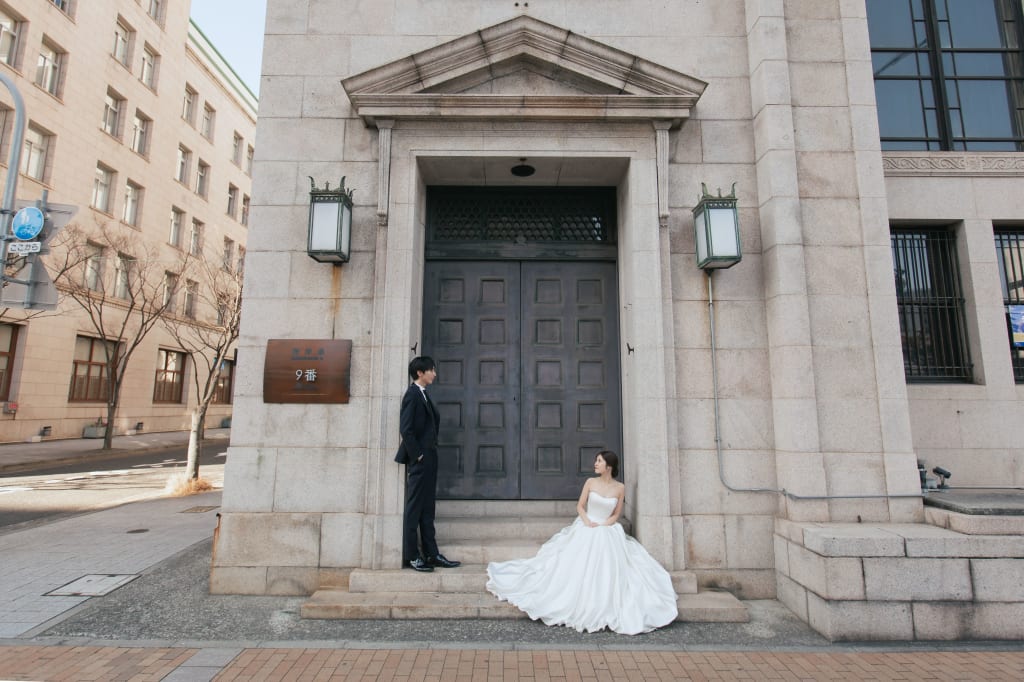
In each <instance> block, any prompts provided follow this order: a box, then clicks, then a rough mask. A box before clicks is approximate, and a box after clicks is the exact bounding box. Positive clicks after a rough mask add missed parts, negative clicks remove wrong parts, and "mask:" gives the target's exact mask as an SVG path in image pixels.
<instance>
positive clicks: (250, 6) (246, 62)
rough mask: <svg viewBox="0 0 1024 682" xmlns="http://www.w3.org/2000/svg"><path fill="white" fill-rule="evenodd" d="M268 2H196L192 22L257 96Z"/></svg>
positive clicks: (195, 0)
mask: <svg viewBox="0 0 1024 682" xmlns="http://www.w3.org/2000/svg"><path fill="white" fill-rule="evenodd" d="M266 15H267V0H192V20H193V21H195V22H196V25H197V26H199V28H200V29H202V31H203V33H205V34H206V37H207V38H209V39H210V42H211V43H213V46H214V47H216V48H217V51H218V52H220V53H221V55H222V56H223V57H224V59H226V60H227V61H228V64H230V65H231V68H232V69H234V70H235V73H237V74H238V75H239V77H240V78H241V79H242V80H243V81H245V84H246V85H248V86H249V89H250V90H252V91H253V92H254V93H255V94H256V95H257V96H258V95H259V94H260V60H261V57H262V56H263V27H264V23H265V21H266Z"/></svg>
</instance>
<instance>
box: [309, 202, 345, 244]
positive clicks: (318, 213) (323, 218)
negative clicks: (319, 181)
mask: <svg viewBox="0 0 1024 682" xmlns="http://www.w3.org/2000/svg"><path fill="white" fill-rule="evenodd" d="M340 210H341V204H339V203H337V202H333V201H315V202H313V224H312V225H311V226H310V230H309V250H310V251H337V250H338V211H340Z"/></svg>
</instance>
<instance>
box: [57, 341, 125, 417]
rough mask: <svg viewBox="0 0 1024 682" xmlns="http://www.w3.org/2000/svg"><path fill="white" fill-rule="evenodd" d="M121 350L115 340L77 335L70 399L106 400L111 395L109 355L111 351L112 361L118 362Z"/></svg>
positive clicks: (99, 401)
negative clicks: (108, 368) (108, 371)
mask: <svg viewBox="0 0 1024 682" xmlns="http://www.w3.org/2000/svg"><path fill="white" fill-rule="evenodd" d="M119 350H120V349H119V348H118V344H116V343H114V342H113V341H101V340H100V339H91V338H89V337H87V336H79V337H77V338H76V339H75V359H74V364H73V367H72V369H71V390H70V391H69V392H68V400H69V401H72V402H94V403H101V402H105V401H106V400H107V396H109V395H110V376H109V374H108V373H107V366H108V357H107V356H108V353H109V355H110V361H113V362H116V361H117V354H118V351H119Z"/></svg>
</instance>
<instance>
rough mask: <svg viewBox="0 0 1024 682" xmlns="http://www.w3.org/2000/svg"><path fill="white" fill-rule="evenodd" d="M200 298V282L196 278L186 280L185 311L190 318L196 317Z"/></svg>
mask: <svg viewBox="0 0 1024 682" xmlns="http://www.w3.org/2000/svg"><path fill="white" fill-rule="evenodd" d="M198 300H199V283H198V282H196V281H194V280H191V279H190V280H186V281H185V305H184V306H183V311H182V312H183V313H184V314H185V317H187V318H189V319H190V320H194V319H196V301H198Z"/></svg>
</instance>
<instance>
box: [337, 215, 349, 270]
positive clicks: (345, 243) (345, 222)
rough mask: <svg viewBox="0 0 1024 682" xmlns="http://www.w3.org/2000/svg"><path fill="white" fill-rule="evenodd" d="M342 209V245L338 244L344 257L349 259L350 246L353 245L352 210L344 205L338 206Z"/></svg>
mask: <svg viewBox="0 0 1024 682" xmlns="http://www.w3.org/2000/svg"><path fill="white" fill-rule="evenodd" d="M337 206H338V208H339V209H341V211H342V213H341V243H340V244H338V247H339V249H340V250H341V253H342V255H343V256H344V257H345V258H346V259H347V258H348V251H349V245H350V244H351V243H352V209H350V208H349V207H348V206H343V205H342V204H338V205H337Z"/></svg>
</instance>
